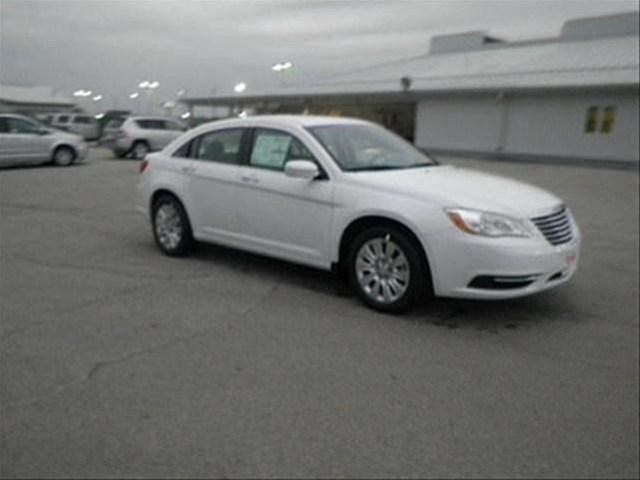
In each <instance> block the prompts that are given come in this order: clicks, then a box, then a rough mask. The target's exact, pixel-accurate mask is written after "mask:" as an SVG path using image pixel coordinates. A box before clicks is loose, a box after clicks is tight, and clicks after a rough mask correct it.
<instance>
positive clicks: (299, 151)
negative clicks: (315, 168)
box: [287, 138, 316, 162]
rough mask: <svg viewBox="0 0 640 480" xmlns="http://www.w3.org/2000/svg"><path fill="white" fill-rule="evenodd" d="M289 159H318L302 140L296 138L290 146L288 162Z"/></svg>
mask: <svg viewBox="0 0 640 480" xmlns="http://www.w3.org/2000/svg"><path fill="white" fill-rule="evenodd" d="M289 160H311V161H313V162H315V161H316V159H315V158H314V157H313V154H312V153H311V152H310V151H309V149H308V148H307V147H305V146H304V145H303V144H302V142H301V141H300V140H298V139H297V138H294V139H293V141H292V142H291V146H290V147H289V154H288V155H287V162H288V161H289Z"/></svg>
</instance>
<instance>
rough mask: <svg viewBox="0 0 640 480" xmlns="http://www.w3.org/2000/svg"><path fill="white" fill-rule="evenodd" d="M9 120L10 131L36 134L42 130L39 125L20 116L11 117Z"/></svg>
mask: <svg viewBox="0 0 640 480" xmlns="http://www.w3.org/2000/svg"><path fill="white" fill-rule="evenodd" d="M8 120H9V132H10V133H25V134H35V133H38V132H39V131H40V129H39V128H38V126H37V125H35V124H33V123H30V122H26V121H24V120H22V119H20V118H9V119H8Z"/></svg>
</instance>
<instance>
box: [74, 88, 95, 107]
mask: <svg viewBox="0 0 640 480" xmlns="http://www.w3.org/2000/svg"><path fill="white" fill-rule="evenodd" d="M92 94H93V92H92V91H91V90H84V89H78V90H76V91H75V92H73V96H74V97H76V98H77V99H79V100H78V103H79V105H80V108H81V109H82V110H84V107H85V106H84V105H83V104H82V100H83V99H85V98H87V97H90V96H91V95H92Z"/></svg>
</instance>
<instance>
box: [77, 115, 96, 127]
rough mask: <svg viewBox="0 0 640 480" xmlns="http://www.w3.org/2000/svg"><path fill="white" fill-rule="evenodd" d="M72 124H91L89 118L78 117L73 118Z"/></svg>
mask: <svg viewBox="0 0 640 480" xmlns="http://www.w3.org/2000/svg"><path fill="white" fill-rule="evenodd" d="M73 123H77V124H81V125H89V124H91V123H92V122H91V117H84V116H83V117H81V116H78V117H74V119H73Z"/></svg>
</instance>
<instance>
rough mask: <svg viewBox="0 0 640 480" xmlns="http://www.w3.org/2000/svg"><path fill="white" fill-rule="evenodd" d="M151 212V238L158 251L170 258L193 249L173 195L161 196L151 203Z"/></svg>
mask: <svg viewBox="0 0 640 480" xmlns="http://www.w3.org/2000/svg"><path fill="white" fill-rule="evenodd" d="M151 212H152V213H151V226H152V228H153V237H154V239H155V241H156V245H158V247H159V248H160V250H162V252H163V253H165V254H166V255H170V256H172V257H180V256H184V255H186V254H187V253H189V251H190V250H191V249H192V247H193V234H192V232H191V224H190V222H189V217H188V216H187V212H186V211H185V210H184V207H183V206H182V204H181V203H180V201H178V199H177V198H176V197H174V196H173V195H168V194H164V195H161V196H159V197H158V198H157V199H156V201H155V202H154V203H153V207H152V209H151Z"/></svg>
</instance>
